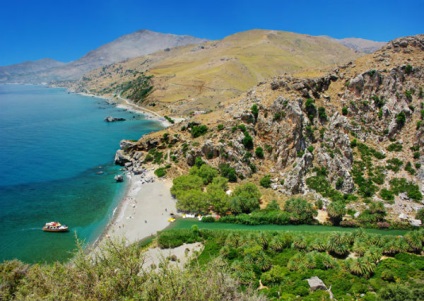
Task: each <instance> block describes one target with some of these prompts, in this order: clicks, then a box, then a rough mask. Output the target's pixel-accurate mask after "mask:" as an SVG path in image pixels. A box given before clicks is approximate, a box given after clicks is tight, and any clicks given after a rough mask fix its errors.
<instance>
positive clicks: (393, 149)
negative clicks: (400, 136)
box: [387, 142, 403, 152]
mask: <svg viewBox="0 0 424 301" xmlns="http://www.w3.org/2000/svg"><path fill="white" fill-rule="evenodd" d="M402 148H403V147H402V144H400V143H399V142H396V143H392V144H390V145H389V146H388V147H387V150H388V151H389V152H400V151H402Z"/></svg>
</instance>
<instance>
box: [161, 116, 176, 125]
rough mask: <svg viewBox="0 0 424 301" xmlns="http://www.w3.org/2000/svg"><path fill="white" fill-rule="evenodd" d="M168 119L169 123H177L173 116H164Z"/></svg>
mask: <svg viewBox="0 0 424 301" xmlns="http://www.w3.org/2000/svg"><path fill="white" fill-rule="evenodd" d="M163 117H164V118H165V119H166V120H168V122H169V123H172V124H174V123H175V120H174V119H172V118H171V117H169V116H166V115H165V116H163Z"/></svg>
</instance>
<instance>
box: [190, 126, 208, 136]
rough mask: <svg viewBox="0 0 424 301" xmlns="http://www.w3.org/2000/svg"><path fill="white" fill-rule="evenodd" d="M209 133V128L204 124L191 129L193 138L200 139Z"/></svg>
mask: <svg viewBox="0 0 424 301" xmlns="http://www.w3.org/2000/svg"><path fill="white" fill-rule="evenodd" d="M207 131H208V127H207V126H206V125H204V124H202V125H195V126H193V127H192V128H191V136H192V137H193V138H197V137H200V136H202V135H204V134H206V132H207Z"/></svg>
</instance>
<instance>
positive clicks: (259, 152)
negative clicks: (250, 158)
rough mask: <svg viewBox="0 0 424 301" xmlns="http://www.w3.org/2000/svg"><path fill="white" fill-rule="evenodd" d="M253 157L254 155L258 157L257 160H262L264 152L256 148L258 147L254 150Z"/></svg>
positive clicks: (260, 148)
mask: <svg viewBox="0 0 424 301" xmlns="http://www.w3.org/2000/svg"><path fill="white" fill-rule="evenodd" d="M255 155H256V157H258V158H260V159H263V158H264V150H263V148H262V147H260V146H258V147H257V148H256V149H255Z"/></svg>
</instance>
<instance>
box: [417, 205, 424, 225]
mask: <svg viewBox="0 0 424 301" xmlns="http://www.w3.org/2000/svg"><path fill="white" fill-rule="evenodd" d="M415 218H416V219H419V220H420V221H421V222H422V223H423V224H424V208H421V209H420V210H418V211H417V214H415Z"/></svg>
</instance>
